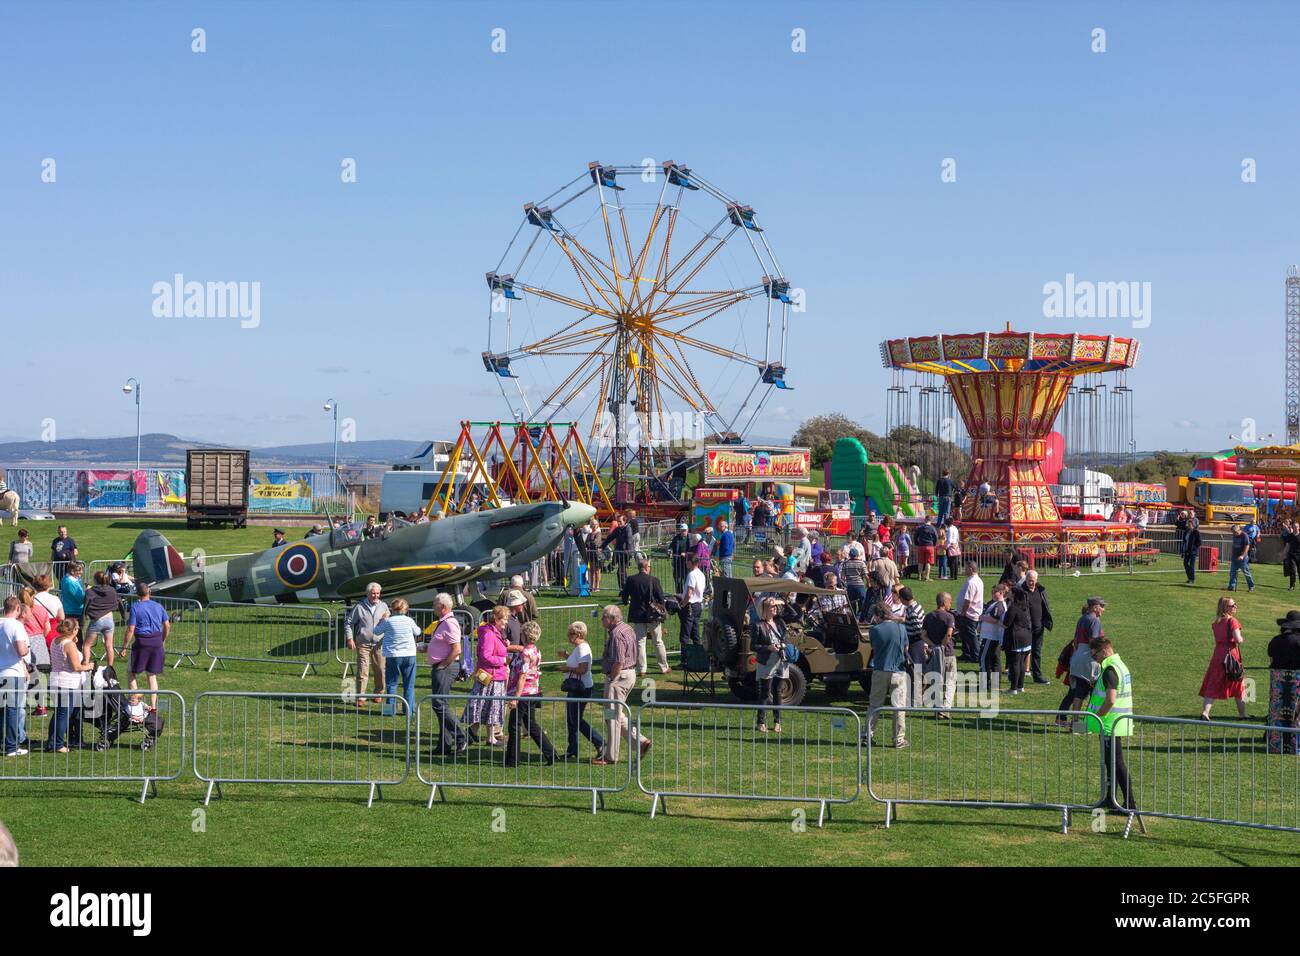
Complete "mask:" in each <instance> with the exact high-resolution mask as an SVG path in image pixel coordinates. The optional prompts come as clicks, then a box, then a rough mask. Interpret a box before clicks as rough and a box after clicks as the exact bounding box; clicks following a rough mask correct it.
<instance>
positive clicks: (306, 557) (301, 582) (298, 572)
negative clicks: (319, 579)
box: [275, 541, 320, 588]
mask: <svg viewBox="0 0 1300 956" xmlns="http://www.w3.org/2000/svg"><path fill="white" fill-rule="evenodd" d="M319 573H320V554H319V553H318V552H317V550H316V549H315V548H313V547H312V546H311V545H310V544H307V542H305V541H299V542H298V543H297V544H293V545H290V546H289V547H287V548H285V549H284V550H283V551H281V552H280V553H279V554H278V555H276V558H275V576H276V577H277V578H279V579H280V581H281V583H283V584H285V585H286V586H288V587H291V588H306V587H311V585H312V582H314V581H315V580H316V575H317V574H319Z"/></svg>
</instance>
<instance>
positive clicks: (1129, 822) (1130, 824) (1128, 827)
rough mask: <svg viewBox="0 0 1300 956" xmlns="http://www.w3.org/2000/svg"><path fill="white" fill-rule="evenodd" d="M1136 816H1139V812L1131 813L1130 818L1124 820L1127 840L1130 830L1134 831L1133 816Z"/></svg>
mask: <svg viewBox="0 0 1300 956" xmlns="http://www.w3.org/2000/svg"><path fill="white" fill-rule="evenodd" d="M1135 816H1137V814H1135V813H1130V814H1129V815H1128V819H1127V820H1125V821H1124V839H1125V840H1127V839H1128V835H1129V833H1130V831H1132V829H1133V818H1134V817H1135Z"/></svg>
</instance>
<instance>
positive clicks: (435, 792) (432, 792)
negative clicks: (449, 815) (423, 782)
mask: <svg viewBox="0 0 1300 956" xmlns="http://www.w3.org/2000/svg"><path fill="white" fill-rule="evenodd" d="M434 797H437V798H438V799H439V800H440V801H441V802H442V803H446V802H447V794H446V792H444V791H442V790H439V789H438V785H437V784H436V783H435V784H434V785H433V786H432V787H430V788H429V802H428V803H426V804H425V805H424V806H425V809H426V810H432V809H433V798H434Z"/></svg>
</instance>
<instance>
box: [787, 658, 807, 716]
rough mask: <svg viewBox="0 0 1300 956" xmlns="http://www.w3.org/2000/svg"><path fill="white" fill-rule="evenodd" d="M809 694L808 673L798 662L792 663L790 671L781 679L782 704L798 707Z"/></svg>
mask: <svg viewBox="0 0 1300 956" xmlns="http://www.w3.org/2000/svg"><path fill="white" fill-rule="evenodd" d="M807 696H808V675H807V674H805V673H804V672H803V670H802V669H801V668H800V667H799V665H797V664H791V665H790V673H789V674H788V675H786V679H785V680H783V681H781V706H782V707H798V706H799V705H800V704H802V703H803V699H804V698H805V697H807Z"/></svg>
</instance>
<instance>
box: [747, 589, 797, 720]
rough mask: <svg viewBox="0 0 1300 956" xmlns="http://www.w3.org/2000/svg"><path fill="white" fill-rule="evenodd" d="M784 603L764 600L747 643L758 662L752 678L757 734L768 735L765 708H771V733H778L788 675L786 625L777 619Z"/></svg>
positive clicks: (774, 599) (773, 599)
mask: <svg viewBox="0 0 1300 956" xmlns="http://www.w3.org/2000/svg"><path fill="white" fill-rule="evenodd" d="M784 603H785V602H784V601H781V600H778V599H777V598H767V599H766V600H764V601H763V606H762V608H760V609H759V612H758V627H756V628H755V629H754V636H753V638H752V639H751V640H750V649H751V650H753V652H754V656H755V657H756V658H757V659H758V669H757V670H756V671H755V673H754V676H755V677H756V678H757V679H758V713H757V714H756V716H757V718H758V732H759V733H760V734H765V733H767V722H766V721H765V720H764V716H765V714H764V712H763V707H764V705H768V706H771V708H772V730H773V731H774V732H775V733H778V734H779V733H780V732H781V711H780V710H779V707H780V704H781V685H782V682H784V681H785V679H786V678H787V677H789V675H790V662H789V661H788V660H787V659H786V653H785V623H784V622H783V621H782V620H781V619H780V617H778V615H777V612H778V611H779V610H780V609H781V607H782V605H783V604H784Z"/></svg>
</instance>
